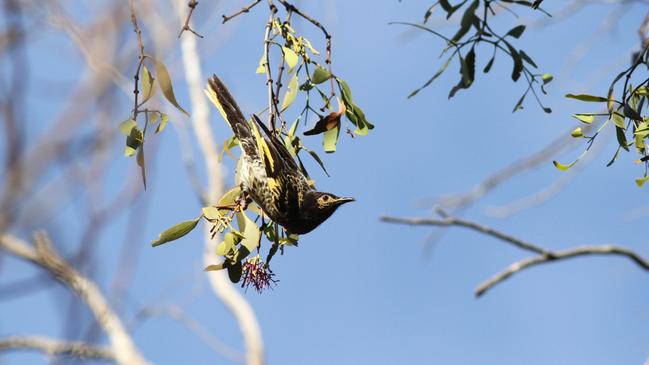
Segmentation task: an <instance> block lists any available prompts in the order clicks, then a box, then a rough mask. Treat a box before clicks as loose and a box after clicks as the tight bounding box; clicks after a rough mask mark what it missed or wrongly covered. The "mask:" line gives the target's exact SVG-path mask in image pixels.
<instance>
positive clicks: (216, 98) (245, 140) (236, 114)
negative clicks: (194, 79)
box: [205, 75, 257, 155]
mask: <svg viewBox="0 0 649 365" xmlns="http://www.w3.org/2000/svg"><path fill="white" fill-rule="evenodd" d="M205 94H206V95H207V97H208V98H209V99H210V100H211V101H212V103H213V104H214V105H215V106H216V108H217V109H218V110H219V112H221V115H222V116H223V119H225V120H226V121H227V122H228V124H229V125H230V128H232V131H233V132H234V135H235V136H237V138H238V139H239V142H240V143H241V146H242V148H243V149H244V150H245V152H246V153H247V154H249V155H255V154H257V149H256V139H255V137H254V134H253V131H252V129H251V128H250V125H249V124H248V122H246V118H245V117H244V116H243V113H242V112H241V109H239V106H238V105H237V102H236V101H235V100H234V98H233V97H232V94H230V91H229V90H228V88H227V87H225V85H224V84H223V82H222V81H221V80H220V79H219V78H218V77H217V76H216V75H212V77H210V78H209V79H208V81H207V88H206V89H205Z"/></svg>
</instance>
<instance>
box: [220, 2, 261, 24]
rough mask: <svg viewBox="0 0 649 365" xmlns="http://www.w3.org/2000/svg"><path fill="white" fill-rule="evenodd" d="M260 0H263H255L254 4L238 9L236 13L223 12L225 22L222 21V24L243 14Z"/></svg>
mask: <svg viewBox="0 0 649 365" xmlns="http://www.w3.org/2000/svg"><path fill="white" fill-rule="evenodd" d="M260 2H261V0H255V2H253V3H252V4H250V5H248V6H244V7H243V8H242V9H241V10H239V11H237V12H236V13H234V14H232V15H225V14H223V22H222V24H225V22H227V21H229V20H232V19H233V18H236V17H237V16H239V15H241V14H243V13H247V12H249V11H250V9H252V8H254V7H255V5H257V4H259V3H260Z"/></svg>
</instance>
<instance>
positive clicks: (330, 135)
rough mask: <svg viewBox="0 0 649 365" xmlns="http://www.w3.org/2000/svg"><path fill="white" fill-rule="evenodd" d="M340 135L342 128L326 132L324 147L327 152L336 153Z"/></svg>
mask: <svg viewBox="0 0 649 365" xmlns="http://www.w3.org/2000/svg"><path fill="white" fill-rule="evenodd" d="M339 134H340V127H335V128H333V129H330V130H328V131H326V132H324V135H323V138H322V147H323V149H324V151H325V152H327V153H333V152H336V144H337V143H338V136H339Z"/></svg>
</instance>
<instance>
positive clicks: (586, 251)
mask: <svg viewBox="0 0 649 365" xmlns="http://www.w3.org/2000/svg"><path fill="white" fill-rule="evenodd" d="M439 213H440V214H441V215H443V217H442V219H433V218H401V217H390V216H383V217H381V220H382V221H384V222H389V223H397V224H407V225H414V226H443V227H448V226H457V227H464V228H468V229H471V230H473V231H476V232H479V233H482V234H485V235H487V236H491V237H494V238H497V239H499V240H501V241H504V242H507V243H509V244H512V245H514V246H516V247H518V248H520V249H522V250H525V251H531V252H534V253H537V254H538V255H537V256H533V257H530V258H526V259H523V260H520V261H517V262H515V263H513V264H511V265H510V266H509V267H507V268H506V269H505V270H503V271H502V272H500V273H498V274H496V275H494V276H492V277H491V278H490V279H489V280H486V281H485V282H483V283H482V284H480V285H479V286H478V288H477V289H476V291H475V295H476V296H477V297H480V296H482V295H483V294H484V293H486V292H487V291H488V290H490V289H491V288H493V287H494V286H496V285H497V284H499V283H501V282H503V281H505V280H506V279H508V278H509V277H510V276H512V275H514V274H516V273H518V272H520V271H522V270H524V269H527V268H530V267H532V266H536V265H539V264H543V263H548V262H552V261H559V260H565V259H570V258H574V257H578V256H587V255H617V256H624V257H627V258H628V259H630V260H632V261H633V262H634V263H635V264H636V265H638V266H639V267H640V268H642V269H644V270H646V271H649V261H647V260H646V259H644V258H643V257H642V256H640V255H639V254H637V253H636V252H634V251H632V250H630V249H628V248H624V247H619V246H614V245H600V246H595V245H589V246H579V247H574V248H569V249H565V250H558V251H551V250H548V249H545V248H542V247H540V246H537V245H535V244H532V243H530V242H527V241H524V240H521V239H519V238H516V237H514V236H511V235H509V234H507V233H503V232H501V231H498V230H495V229H493V228H490V227H488V226H484V225H481V224H478V223H475V222H472V221H468V220H464V219H461V218H456V217H451V216H448V215H446V213H445V212H443V211H439Z"/></svg>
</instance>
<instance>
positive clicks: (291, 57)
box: [282, 47, 298, 70]
mask: <svg viewBox="0 0 649 365" xmlns="http://www.w3.org/2000/svg"><path fill="white" fill-rule="evenodd" d="M282 50H283V51H284V59H285V60H286V64H287V65H288V67H289V69H290V70H292V69H293V68H294V67H295V66H296V65H297V61H298V57H297V53H295V51H293V50H292V49H290V48H288V47H282Z"/></svg>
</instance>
